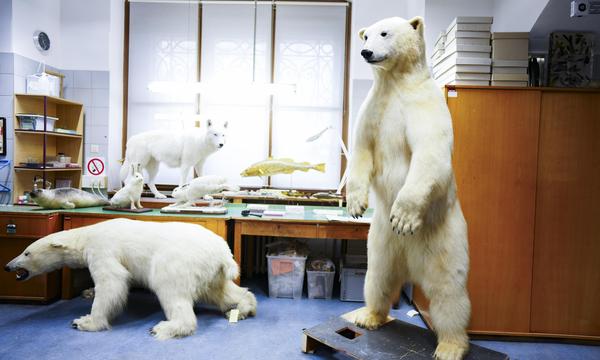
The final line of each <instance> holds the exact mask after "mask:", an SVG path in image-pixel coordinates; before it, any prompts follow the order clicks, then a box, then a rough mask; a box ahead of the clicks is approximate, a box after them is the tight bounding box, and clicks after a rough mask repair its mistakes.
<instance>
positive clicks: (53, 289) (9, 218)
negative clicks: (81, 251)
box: [0, 214, 60, 302]
mask: <svg viewBox="0 0 600 360" xmlns="http://www.w3.org/2000/svg"><path fill="white" fill-rule="evenodd" d="M59 230H60V222H59V216H58V215H50V216H46V215H44V216H23V215H12V214H2V215H1V216H0V264H1V265H2V267H4V265H6V264H7V263H8V262H9V261H10V260H12V259H13V258H15V257H16V256H17V255H19V254H20V253H21V252H23V250H25V248H26V247H27V246H29V245H31V243H33V242H34V241H35V240H37V239H38V238H40V237H43V236H45V235H48V234H50V233H53V232H56V231H59ZM59 279H60V271H53V272H51V273H48V274H42V275H38V276H35V277H33V278H31V279H29V280H27V281H17V280H16V279H15V273H7V272H4V271H0V300H9V301H42V302H48V301H50V300H53V299H55V298H56V297H57V296H58V294H59Z"/></svg>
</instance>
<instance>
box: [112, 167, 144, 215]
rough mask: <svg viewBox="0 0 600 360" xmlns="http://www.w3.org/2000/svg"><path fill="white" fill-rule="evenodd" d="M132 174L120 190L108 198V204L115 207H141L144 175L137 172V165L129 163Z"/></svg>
mask: <svg viewBox="0 0 600 360" xmlns="http://www.w3.org/2000/svg"><path fill="white" fill-rule="evenodd" d="M131 168H132V171H133V175H132V176H130V177H129V179H128V181H127V183H126V184H125V186H123V188H121V190H119V191H117V193H116V194H115V195H114V196H113V197H112V198H111V199H110V205H111V206H112V207H116V208H127V207H129V208H130V209H131V210H134V209H143V207H142V204H141V203H140V199H141V197H142V192H143V191H144V177H143V176H142V174H141V173H140V172H139V166H136V165H131Z"/></svg>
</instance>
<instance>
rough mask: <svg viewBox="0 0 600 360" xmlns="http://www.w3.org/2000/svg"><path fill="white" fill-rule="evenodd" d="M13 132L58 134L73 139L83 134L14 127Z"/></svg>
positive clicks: (80, 137) (79, 137)
mask: <svg viewBox="0 0 600 360" xmlns="http://www.w3.org/2000/svg"><path fill="white" fill-rule="evenodd" d="M15 134H28V135H49V136H59V137H65V138H73V139H82V138H83V135H81V134H68V133H61V132H56V131H39V130H23V129H15Z"/></svg>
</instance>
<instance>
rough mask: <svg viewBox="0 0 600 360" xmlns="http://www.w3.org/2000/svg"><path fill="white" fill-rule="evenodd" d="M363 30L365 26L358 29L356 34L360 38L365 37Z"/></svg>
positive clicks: (365, 29)
mask: <svg viewBox="0 0 600 360" xmlns="http://www.w3.org/2000/svg"><path fill="white" fill-rule="evenodd" d="M365 31H367V28H362V29H360V30H358V36H359V37H360V39H361V40H364V39H365Z"/></svg>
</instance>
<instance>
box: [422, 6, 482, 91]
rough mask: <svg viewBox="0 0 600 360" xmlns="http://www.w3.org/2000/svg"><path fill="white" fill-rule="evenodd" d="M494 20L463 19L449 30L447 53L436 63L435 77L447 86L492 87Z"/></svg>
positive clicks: (460, 18) (445, 50)
mask: <svg viewBox="0 0 600 360" xmlns="http://www.w3.org/2000/svg"><path fill="white" fill-rule="evenodd" d="M491 26H492V18H491V17H480V16H460V17H457V18H456V19H454V21H452V23H450V25H449V26H448V29H447V30H446V39H445V40H446V41H445V43H444V52H443V54H442V55H441V56H438V57H437V58H435V59H434V61H433V77H434V79H435V80H436V81H437V83H438V84H439V85H441V86H443V85H489V84H490V73H491V71H490V70H491V69H490V65H491V58H490V53H491V46H490V29H491Z"/></svg>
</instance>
